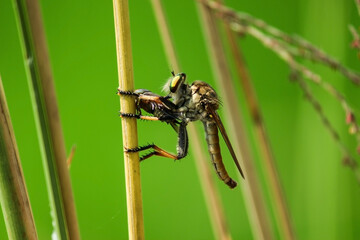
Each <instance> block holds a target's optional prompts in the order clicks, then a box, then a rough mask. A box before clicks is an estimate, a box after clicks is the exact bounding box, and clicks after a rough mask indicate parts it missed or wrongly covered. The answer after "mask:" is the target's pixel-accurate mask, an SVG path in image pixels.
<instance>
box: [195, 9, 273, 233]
mask: <svg viewBox="0 0 360 240" xmlns="http://www.w3.org/2000/svg"><path fill="white" fill-rule="evenodd" d="M198 7H199V10H200V17H201V20H202V23H203V29H204V30H205V36H206V38H205V39H208V41H209V44H208V49H209V53H210V56H211V58H210V59H211V60H212V65H213V69H214V71H215V76H216V78H217V79H218V80H219V83H220V84H221V88H220V89H222V96H223V98H224V105H225V109H226V115H227V118H226V119H227V120H228V124H229V126H230V129H233V131H231V133H233V134H234V133H236V134H235V136H234V135H233V134H231V135H233V137H234V138H233V139H234V140H235V141H234V143H235V144H234V146H235V149H236V150H235V151H236V152H237V153H238V154H239V153H240V156H241V160H242V163H243V166H244V170H245V177H246V181H244V182H243V188H242V189H243V194H244V196H245V200H246V201H245V202H246V204H247V208H246V209H247V210H248V214H249V218H250V222H251V226H252V230H253V234H254V237H255V238H256V239H272V238H273V233H272V231H271V226H270V222H269V218H268V215H267V211H266V207H265V203H264V202H263V196H262V192H261V189H260V186H259V180H258V176H257V173H256V170H255V167H254V165H253V157H252V155H251V151H250V149H249V144H248V142H247V137H246V136H245V133H244V131H243V129H245V125H244V123H243V121H242V118H241V117H240V116H241V115H240V112H239V109H240V107H239V105H238V101H237V98H236V96H235V93H234V89H233V88H232V84H231V76H230V72H229V69H228V66H227V63H226V58H225V55H224V50H223V47H222V45H221V40H220V39H219V33H218V30H217V28H216V22H215V21H214V18H213V16H212V14H211V12H210V10H209V9H208V8H207V7H206V6H205V5H203V4H201V3H200V4H199V5H198ZM230 109H231V111H230ZM240 181H242V180H240Z"/></svg>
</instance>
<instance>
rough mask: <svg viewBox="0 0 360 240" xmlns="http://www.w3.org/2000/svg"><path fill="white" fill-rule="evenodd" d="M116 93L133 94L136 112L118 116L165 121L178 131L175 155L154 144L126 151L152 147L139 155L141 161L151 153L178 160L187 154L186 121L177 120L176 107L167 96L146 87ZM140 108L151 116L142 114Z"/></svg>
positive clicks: (130, 150)
mask: <svg viewBox="0 0 360 240" xmlns="http://www.w3.org/2000/svg"><path fill="white" fill-rule="evenodd" d="M118 95H124V96H133V97H135V103H136V114H131V113H122V112H120V117H131V118H137V119H142V120H148V121H162V122H166V123H168V124H170V125H171V126H172V128H173V129H174V130H175V131H176V132H177V133H178V143H177V148H176V149H177V155H174V154H171V153H169V152H167V151H165V150H164V149H162V148H160V147H158V146H157V145H155V144H149V145H146V146H142V147H137V148H133V149H125V150H126V151H127V152H140V151H143V150H147V149H153V150H152V151H151V152H150V153H148V154H146V155H144V156H141V157H140V161H143V160H145V159H147V158H149V157H151V156H153V155H157V156H162V157H166V158H171V159H174V160H179V159H181V158H184V157H185V156H186V155H187V153H188V145H189V140H188V134H187V131H186V124H187V123H185V122H180V121H179V118H178V114H177V112H176V111H175V109H176V108H177V107H176V105H175V104H174V103H173V102H171V101H170V100H169V97H163V96H159V95H157V94H155V93H153V92H151V91H149V90H146V89H137V90H135V91H134V92H129V91H122V90H120V89H118ZM142 109H143V110H145V111H146V112H148V113H150V114H152V115H153V116H144V115H142V112H141V110H142Z"/></svg>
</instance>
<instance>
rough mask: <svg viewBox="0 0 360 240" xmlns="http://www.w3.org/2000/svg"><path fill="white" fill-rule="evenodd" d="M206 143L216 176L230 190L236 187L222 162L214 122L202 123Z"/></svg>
mask: <svg viewBox="0 0 360 240" xmlns="http://www.w3.org/2000/svg"><path fill="white" fill-rule="evenodd" d="M203 124H204V128H205V133H206V141H207V144H208V150H209V153H210V156H211V161H212V163H213V165H214V167H215V171H216V173H217V175H218V176H219V177H220V179H221V180H223V181H224V182H225V183H226V184H227V185H228V186H229V187H230V188H234V187H236V185H237V183H236V182H235V181H234V180H232V179H231V178H230V177H229V174H228V173H227V171H226V169H225V166H224V163H223V161H222V157H221V152H220V145H219V135H218V128H217V126H216V123H215V121H203Z"/></svg>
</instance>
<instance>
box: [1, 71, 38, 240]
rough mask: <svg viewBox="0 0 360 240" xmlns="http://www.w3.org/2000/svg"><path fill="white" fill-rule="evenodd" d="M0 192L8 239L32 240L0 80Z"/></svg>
mask: <svg viewBox="0 0 360 240" xmlns="http://www.w3.org/2000/svg"><path fill="white" fill-rule="evenodd" d="M0 192H1V194H0V203H1V208H2V212H3V214H4V219H5V224H6V230H7V232H8V237H9V239H27V240H36V239H37V233H36V229H35V224H34V218H33V214H32V211H31V206H30V201H29V196H28V193H27V189H26V185H25V179H24V175H23V171H22V168H21V163H20V157H19V152H18V148H17V145H16V140H15V136H14V132H13V127H12V124H11V119H10V114H9V109H8V106H7V102H6V97H5V92H4V88H3V84H2V81H1V77H0Z"/></svg>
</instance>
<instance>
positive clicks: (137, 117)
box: [120, 112, 160, 121]
mask: <svg viewBox="0 0 360 240" xmlns="http://www.w3.org/2000/svg"><path fill="white" fill-rule="evenodd" d="M120 117H122V118H123V117H124V118H136V119H141V120H148V121H159V120H160V119H159V118H158V117H154V116H143V115H141V114H133V113H123V112H120Z"/></svg>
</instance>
